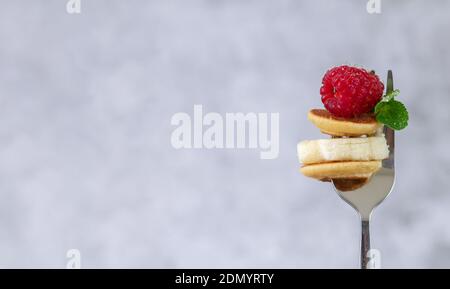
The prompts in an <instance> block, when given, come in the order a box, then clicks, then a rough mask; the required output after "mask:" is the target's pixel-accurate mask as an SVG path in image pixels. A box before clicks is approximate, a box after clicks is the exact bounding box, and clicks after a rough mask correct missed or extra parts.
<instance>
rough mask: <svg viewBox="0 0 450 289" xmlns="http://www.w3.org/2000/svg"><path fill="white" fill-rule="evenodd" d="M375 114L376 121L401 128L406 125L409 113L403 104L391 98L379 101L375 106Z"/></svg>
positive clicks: (393, 127) (397, 128) (394, 127)
mask: <svg viewBox="0 0 450 289" xmlns="http://www.w3.org/2000/svg"><path fill="white" fill-rule="evenodd" d="M375 114H376V119H377V121H378V122H381V123H384V124H385V125H387V126H388V127H390V128H392V129H395V130H401V129H404V128H405V127H407V126H408V120H409V115H408V111H407V110H406V107H405V105H404V104H403V103H401V102H400V101H397V100H394V99H392V98H391V100H389V101H380V102H379V103H378V104H377V105H376V106H375Z"/></svg>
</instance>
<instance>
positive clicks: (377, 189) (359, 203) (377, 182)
mask: <svg viewBox="0 0 450 289" xmlns="http://www.w3.org/2000/svg"><path fill="white" fill-rule="evenodd" d="M393 90H394V81H393V77H392V71H391V70H389V71H388V77H387V83H386V92H387V93H389V92H391V91H393ZM384 134H385V136H386V141H387V144H388V146H389V158H388V159H385V160H383V161H382V168H381V169H380V170H379V171H378V172H377V173H376V174H375V175H373V176H372V178H371V179H370V181H369V182H368V183H367V184H365V185H364V186H362V187H360V188H358V189H356V190H353V191H342V190H339V189H338V188H337V186H336V184H335V183H334V182H333V187H334V189H335V191H336V192H337V193H338V195H339V196H340V197H341V198H342V199H343V200H344V201H346V202H347V203H348V204H349V205H350V206H352V207H353V208H354V209H355V210H356V211H357V212H358V213H359V215H360V217H361V223H362V231H361V232H362V238H361V269H368V268H367V265H368V263H369V261H370V256H368V255H369V251H370V233H369V222H370V217H371V215H372V211H373V209H375V207H377V206H378V205H379V204H380V203H381V202H383V201H384V199H385V198H386V197H387V196H388V195H389V194H390V192H391V191H392V188H393V186H394V181H395V167H394V159H395V154H394V151H395V144H394V140H395V133H394V131H393V130H392V129H391V128H389V127H386V126H385V127H384Z"/></svg>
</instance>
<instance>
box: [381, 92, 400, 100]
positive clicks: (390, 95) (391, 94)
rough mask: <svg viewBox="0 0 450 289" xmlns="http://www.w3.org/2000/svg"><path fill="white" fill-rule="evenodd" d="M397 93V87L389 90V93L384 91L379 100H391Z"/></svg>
mask: <svg viewBox="0 0 450 289" xmlns="http://www.w3.org/2000/svg"><path fill="white" fill-rule="evenodd" d="M399 94H400V90H398V89H396V90H393V91H391V92H389V93H386V94H385V95H384V96H383V98H382V99H381V101H383V102H388V101H391V100H393V99H394V98H395V97H397V96H398V95H399Z"/></svg>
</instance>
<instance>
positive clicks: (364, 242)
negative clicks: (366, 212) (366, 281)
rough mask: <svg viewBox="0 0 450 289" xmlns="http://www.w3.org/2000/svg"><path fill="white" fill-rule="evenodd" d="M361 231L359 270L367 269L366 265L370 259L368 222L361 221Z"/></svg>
mask: <svg viewBox="0 0 450 289" xmlns="http://www.w3.org/2000/svg"><path fill="white" fill-rule="evenodd" d="M361 223H362V230H361V269H367V264H368V263H369V261H370V259H369V256H368V253H369V250H370V232H369V220H362V221H361Z"/></svg>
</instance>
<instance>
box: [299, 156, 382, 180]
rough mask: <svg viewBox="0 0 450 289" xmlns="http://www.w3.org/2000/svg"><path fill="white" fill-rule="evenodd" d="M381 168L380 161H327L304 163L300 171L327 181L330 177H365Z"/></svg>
mask: <svg viewBox="0 0 450 289" xmlns="http://www.w3.org/2000/svg"><path fill="white" fill-rule="evenodd" d="M380 168H381V161H379V160H377V161H348V162H329V163H319V164H311V165H305V166H303V167H301V168H300V172H301V173H302V174H304V175H305V176H307V177H310V178H314V179H318V180H322V181H329V180H330V179H365V178H370V176H371V175H372V174H374V173H376V172H377V171H378V170H379V169H380Z"/></svg>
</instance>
